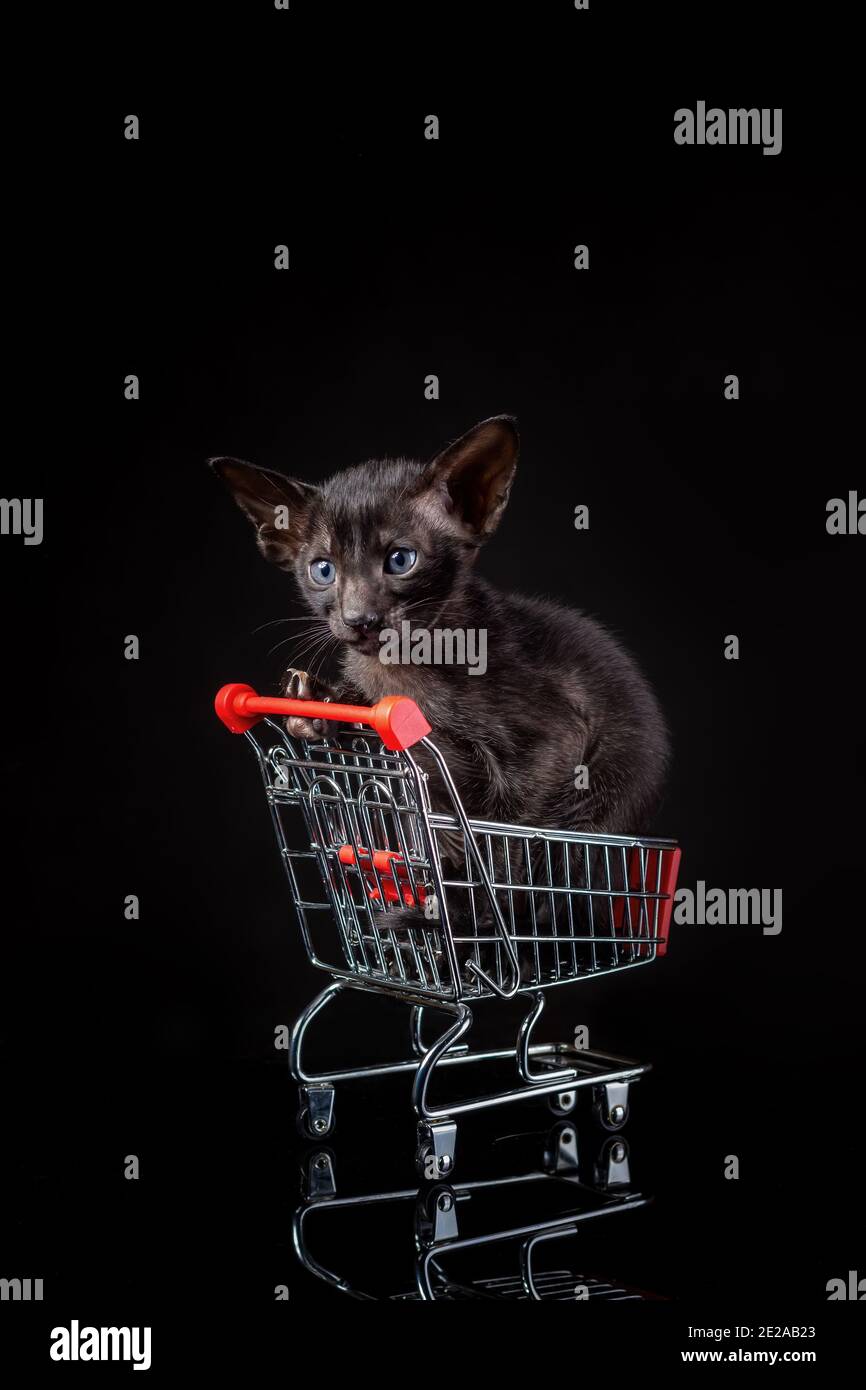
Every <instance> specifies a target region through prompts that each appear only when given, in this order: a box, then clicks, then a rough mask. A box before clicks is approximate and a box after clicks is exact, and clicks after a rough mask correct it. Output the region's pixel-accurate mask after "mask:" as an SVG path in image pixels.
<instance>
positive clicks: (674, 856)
mask: <svg viewBox="0 0 866 1390" xmlns="http://www.w3.org/2000/svg"><path fill="white" fill-rule="evenodd" d="M659 853H660V851H659V850H657V849H651V850H647V851H646V856H647V865H646V884H647V891H648V892H650V893H652V892H654V891H655V890H654V888H653V886H652V885H654V884H655V881H656V874H657V873H658V856H659ZM661 853H662V855H663V858H662V874H661V880H660V882H659V892H660V893H662V894H664V895H665V896H664V897H663V898H662V901H661V902H660V903H659V916H658V930H657V932H656V935H657V937H658V938H659V939H658V941H657V943H656V955H657V956H664V955H667V949H668V938H669V936H670V929H671V917H672V916H673V910H674V893H675V892H676V891H677V878H678V876H679V872H680V859H681V858H682V850H680V849H673V850H663V851H661ZM640 856H641V849H640V847H639V846H638V845H635V846H634V847H633V848H632V849H630V850H629V854H628V886H629V888H637V889H640V886H641V873H640ZM653 901H655V900H653ZM627 902H628V903H631V904H632V911H633V912H636V913H639V912H640V905H641V900H640V898H617V899H616V901H615V903H614V908H613V922H614V933H615V934H618V933H619V932H620V931H621V930H622V924H623V918H624V917H625V905H626V903H627ZM644 945H646V942H644Z"/></svg>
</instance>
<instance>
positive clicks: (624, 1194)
mask: <svg viewBox="0 0 866 1390" xmlns="http://www.w3.org/2000/svg"><path fill="white" fill-rule="evenodd" d="M488 1147H489V1146H488ZM494 1147H496V1148H497V1150H498V1154H497V1158H498V1164H499V1166H500V1167H502V1166H503V1165H504V1167H505V1168H506V1170H507V1168H508V1166H509V1158H505V1157H504V1155H505V1154H509V1155H514V1157H513V1158H510V1166H511V1167H512V1171H504V1172H503V1173H502V1174H501V1175H499V1174H497V1175H496V1176H482V1177H479V1178H477V1179H475V1180H472V1181H463V1182H459V1183H457V1182H453V1183H447V1182H439V1183H436V1184H434V1185H432V1186H431V1185H430V1184H425V1185H424V1186H423V1187H422V1188H421V1189H420V1190H419V1189H418V1188H406V1189H397V1190H393V1191H377V1192H370V1193H365V1194H363V1195H342V1194H341V1193H340V1192H339V1191H338V1183H337V1172H338V1166H339V1159H338V1156H337V1154H336V1153H335V1152H334V1150H333V1149H330V1148H319V1149H316V1150H314V1151H311V1152H309V1153H308V1154H307V1155H306V1156H305V1158H304V1167H303V1184H302V1190H303V1201H302V1203H301V1205H300V1206H299V1207H298V1209H297V1211H296V1212H295V1216H294V1222H293V1241H294V1248H295V1252H296V1254H297V1257H298V1259H299V1260H300V1262H301V1264H302V1265H303V1266H304V1268H305V1269H306V1270H307V1271H308V1272H309V1273H310V1274H313V1275H315V1276H316V1278H318V1279H321V1280H323V1281H324V1282H325V1283H327V1284H329V1285H330V1286H331V1287H332V1288H334V1289H338V1290H340V1291H341V1292H342V1293H344V1294H346V1295H348V1296H349V1297H351V1298H355V1299H363V1300H367V1301H378V1300H383V1299H384V1300H392V1301H426V1302H433V1301H436V1300H440V1301H442V1300H445V1301H465V1300H470V1299H471V1300H476V1299H482V1300H490V1299H493V1300H502V1299H505V1300H509V1299H511V1300H514V1299H516V1300H530V1301H543V1300H559V1301H568V1302H578V1303H580V1302H589V1303H594V1304H597V1303H599V1302H605V1303H610V1302H617V1303H619V1302H631V1301H642V1300H646V1299H652V1298H655V1297H657V1295H654V1294H650V1293H647V1292H646V1291H645V1290H639V1289H635V1288H632V1287H628V1286H627V1285H625V1284H623V1283H622V1282H620V1281H619V1280H618V1279H617V1278H616V1277H614V1276H611V1275H609V1274H607V1273H606V1272H605V1271H604V1270H600V1269H597V1268H595V1267H588V1266H587V1262H586V1252H585V1250H583V1251H582V1250H581V1239H580V1236H581V1233H582V1232H583V1231H584V1230H585V1228H586V1227H587V1226H588V1225H589V1223H597V1222H599V1221H611V1220H612V1219H613V1218H622V1217H627V1215H628V1213H633V1212H635V1211H638V1210H640V1209H642V1208H645V1207H646V1206H648V1204H649V1203H650V1202H651V1200H652V1198H651V1197H650V1196H648V1195H647V1194H645V1193H644V1192H642V1191H640V1190H639V1189H638V1188H637V1187H636V1186H635V1184H634V1183H633V1179H632V1167H633V1160H632V1153H631V1149H630V1144H629V1141H628V1139H626V1138H625V1137H624V1136H621V1135H611V1134H605V1135H600V1134H599V1132H598V1129H597V1128H596V1127H594V1126H589V1127H588V1128H587V1130H586V1132H584V1131H583V1130H580V1131H579V1129H578V1126H577V1124H575V1123H574V1122H573V1121H571V1120H562V1121H560V1122H559V1123H558V1124H556V1125H555V1126H554V1127H553V1128H552V1129H551V1130H550V1131H549V1133H548V1134H547V1135H546V1136H545V1135H543V1134H537V1133H536V1134H522V1135H510V1136H508V1139H507V1140H505V1139H503V1140H502V1142H501V1143H500V1144H498V1145H496V1146H494ZM521 1159H522V1161H521ZM616 1243H617V1242H613V1244H614V1245H616ZM608 1258H610V1256H608ZM350 1265H351V1266H352V1268H351V1269H350V1268H349V1266H350Z"/></svg>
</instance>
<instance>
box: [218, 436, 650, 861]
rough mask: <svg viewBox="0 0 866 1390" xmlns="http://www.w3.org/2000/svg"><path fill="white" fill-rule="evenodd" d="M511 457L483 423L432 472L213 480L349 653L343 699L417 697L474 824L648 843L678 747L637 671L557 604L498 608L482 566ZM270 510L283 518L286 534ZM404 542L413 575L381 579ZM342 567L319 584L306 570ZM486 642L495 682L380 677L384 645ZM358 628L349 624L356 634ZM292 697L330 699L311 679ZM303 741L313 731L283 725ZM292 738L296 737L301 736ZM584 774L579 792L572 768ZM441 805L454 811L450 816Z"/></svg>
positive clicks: (380, 464) (381, 469)
mask: <svg viewBox="0 0 866 1390" xmlns="http://www.w3.org/2000/svg"><path fill="white" fill-rule="evenodd" d="M517 456H518V436H517V431H516V429H515V426H514V422H513V421H512V420H511V419H510V418H508V417H506V416H497V417H494V418H493V419H490V420H485V421H482V423H481V424H479V425H476V426H475V428H474V429H472V430H470V431H469V432H468V434H465V435H463V437H462V438H461V439H458V440H457V441H456V443H454V444H452V445H450V446H449V447H448V448H447V449H445V450H444V452H442V453H441V454H439V455H438V456H437V457H436V458H435V459H433V460H432V462H431V463H429V464H426V465H425V464H423V463H417V462H413V461H410V460H406V459H393V460H375V461H372V462H369V463H362V464H359V465H358V466H357V467H354V468H347V469H345V470H344V471H343V472H341V473H337V474H336V476H335V477H333V478H331V479H330V480H329V481H328V482H326V483H324V484H322V486H321V487H312V486H310V485H309V484H306V483H302V482H298V481H295V480H292V479H288V478H284V477H282V475H280V474H278V473H272V472H266V471H265V470H263V469H259V468H255V467H254V466H253V465H251V464H248V463H242V462H240V461H238V460H236V459H214V460H212V464H213V467H214V468H215V470H216V471H217V472H218V473H219V475H220V476H221V477H222V478H223V479H224V480H225V482H226V483H227V484H228V486H229V488H230V489H231V491H232V493H233V495H234V497H235V500H236V501H237V503H238V505H239V506H240V507H241V509H242V510H243V511H244V512H245V513H246V515H247V516H248V517H249V519H250V520H251V521H252V522H253V524H254V526H255V528H256V539H257V541H258V545H259V549H260V550H261V551H262V554H263V555H265V557H266V558H267V559H269V560H271V561H273V562H274V563H275V564H277V565H279V566H280V568H282V569H284V570H286V571H288V572H290V573H292V574H294V576H295V578H296V580H297V583H298V586H299V588H300V592H301V595H302V597H303V598H304V600H305V601H306V603H307V604H308V605H309V607H310V608H311V609H312V610H313V612H314V613H315V614H317V615H318V616H320V617H321V618H322V619H324V620H325V621H327V623H328V625H329V626H330V629H331V631H332V632H333V633H334V635H335V636H336V637H338V638H339V639H340V641H341V644H342V669H343V680H342V682H341V684H340V685H339V687H338V688H337V689H336V690H333V691H332V692H331V693H332V694H334V696H335V697H336V698H340V699H346V700H350V701H352V702H354V703H362V704H367V703H371V702H373V701H375V700H377V699H379V698H380V697H381V696H383V695H387V694H405V695H409V696H411V697H412V698H413V699H414V700H415V701H416V702H417V704H418V705H419V706H420V708H421V709H422V710H423V711H424V713H425V714H426V716H427V719H428V720H429V722H430V724H431V725H432V726H433V735H432V736H433V738H434V739H435V741H436V742H437V744H438V745H439V747H440V748H441V750H442V752H443V753H444V755H445V757H446V758H447V760H448V764H449V766H450V768H451V772H452V775H453V777H454V780H455V781H456V783H457V786H458V789H459V791H460V793H461V796H462V797H463V800H464V804H465V806H466V809H467V811H468V812H469V814H470V815H472V816H475V817H480V818H483V819H486V820H498V821H508V822H521V823H523V824H528V825H537V826H546V827H559V828H571V829H577V830H586V831H607V832H608V833H613V834H617V833H619V834H622V833H639V832H641V831H642V830H644V829H645V828H646V824H647V821H648V818H649V816H650V815H651V814H652V811H653V809H654V807H655V804H656V802H657V799H658V795H659V792H660V788H661V784H662V779H663V775H664V770H665V764H666V761H667V756H668V738H667V732H666V729H665V724H664V720H663V718H662V715H661V712H660V710H659V707H658V704H657V702H656V699H655V697H654V695H653V693H652V691H651V689H650V687H649V685H648V684H647V682H646V680H645V679H644V677H643V675H642V674H641V672H640V671H639V670H638V668H637V666H636V665H635V663H634V661H633V660H632V658H631V657H630V656H629V655H628V654H627V653H626V652H625V651H624V650H623V648H622V647H621V646H620V645H619V643H618V642H617V641H615V640H614V638H613V637H611V636H610V634H609V633H607V632H606V631H605V630H604V628H603V627H601V626H599V624H598V623H597V622H595V621H594V620H593V619H592V618H588V617H586V616H585V615H584V614H582V613H580V612H579V611H576V610H574V609H569V608H565V607H561V606H560V605H559V604H555V603H551V602H549V601H548V600H546V599H536V598H524V597H522V596H521V595H519V594H504V593H500V592H499V591H498V590H497V589H494V588H493V587H492V586H491V585H490V584H488V583H487V582H486V580H484V579H482V578H480V577H479V576H478V575H477V574H476V573H475V569H474V565H475V560H476V558H477V555H478V550H479V548H480V546H481V544H482V542H483V541H484V540H486V539H487V537H488V536H489V535H490V534H491V533H492V532H493V531H494V530H495V528H496V526H497V525H498V523H499V520H500V517H501V516H502V513H503V511H504V509H505V505H506V503H507V501H508V495H509V491H510V489H511V484H512V481H513V478H514V473H515V468H516V465H517ZM276 508H282V509H283V510H282V512H281V513H280V514H279V524H276V518H277V516H278V514H277V513H276V511H275V509H276ZM397 546H404V547H409V548H411V549H413V550H415V551H416V552H417V561H416V563H415V565H414V567H413V568H412V569H411V570H409V572H408V573H406V574H404V575H392V574H388V573H386V572H385V570H384V568H383V566H384V563H385V560H386V557H387V556H388V554H389V553H390V552H391V551H393V550H394V548H395V547H397ZM323 558H324V559H328V560H330V561H331V562H332V563H333V564H334V565H335V566H336V580H335V582H334V583H332V584H331V585H330V587H326V588H322V587H317V586H316V585H315V584H314V582H313V580H312V578H311V576H310V565H311V563H312V562H314V561H316V560H319V559H323ZM404 618H406V619H408V620H410V621H411V623H412V627H413V629H414V628H417V627H426V628H430V629H432V628H434V627H437V628H450V629H459V628H462V629H464V630H465V629H476V630H478V629H486V631H487V671H486V673H485V674H484V675H475V676H471V675H469V674H468V668H467V667H465V666H456V665H453V666H452V665H441V666H436V665H429V666H417V665H383V664H382V663H381V662H380V660H379V651H380V643H379V632H380V630H382V629H384V628H390V629H397V630H399V629H400V624H401V621H402V620H403V619H404ZM347 619H348V620H349V622H348V623H347V621H346V620H347ZM284 684H285V688H286V689H287V691H288V692H289V693H292V694H296V693H297V694H300V696H301V698H304V697H306V698H314V697H319V698H320V697H321V694H322V690H323V688H322V686H321V685H319V684H318V683H316V682H314V681H311V680H310V678H309V677H306V676H305V673H303V672H301V673H296V672H292V671H290V672H288V673H287V676H286V680H285V682H284ZM289 726H290V728H293V731H294V732H296V733H298V734H301V735H303V734H308V733H309V732H310V728H309V726H308V723H307V721H305V720H296V721H289ZM293 726H294V727H293ZM579 764H585V765H586V766H587V767H588V769H589V787H588V789H587V790H583V791H578V790H575V786H574V780H575V768H576V767H577V765H579ZM443 809H444V808H443Z"/></svg>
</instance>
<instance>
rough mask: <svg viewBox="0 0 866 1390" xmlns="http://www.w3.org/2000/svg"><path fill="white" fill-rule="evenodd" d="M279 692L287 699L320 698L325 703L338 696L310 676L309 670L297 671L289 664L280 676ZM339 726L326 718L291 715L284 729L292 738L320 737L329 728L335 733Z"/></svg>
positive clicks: (315, 677)
mask: <svg viewBox="0 0 866 1390" xmlns="http://www.w3.org/2000/svg"><path fill="white" fill-rule="evenodd" d="M280 694H281V695H283V696H285V697H286V698H287V699H289V700H322V701H324V702H325V703H326V704H330V703H331V701H332V700H338V699H339V698H340V696H339V695H338V694H337V692H336V691H335V690H332V689H331V687H330V686H329V685H326V683H325V682H324V681H321V680H319V679H318V677H317V676H311V675H310V673H309V671H299V670H297V669H296V668H295V667H294V666H290V667H289V668H288V670H287V671H284V672H283V674H282V676H281V677H280ZM339 727H340V726H339V725H338V724H333V723H331V721H330V720H327V719H303V718H301V717H300V716H295V715H291V716H290V717H289V718H288V719H287V720H286V729H287V730H288V732H289V733H290V734H291V735H292V737H293V738H306V739H310V738H322V737H323V736H324V735H325V734H326V733H328V731H329V729H330V731H331V732H332V733H336V731H337V729H338V728H339Z"/></svg>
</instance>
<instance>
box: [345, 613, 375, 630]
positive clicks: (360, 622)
mask: <svg viewBox="0 0 866 1390" xmlns="http://www.w3.org/2000/svg"><path fill="white" fill-rule="evenodd" d="M343 622H344V623H345V624H346V627H351V628H355V629H356V630H357V631H358V632H372V631H373V628H375V627H378V626H379V623H380V622H381V618H380V617H379V614H378V613H344V614H343Z"/></svg>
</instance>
